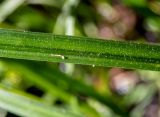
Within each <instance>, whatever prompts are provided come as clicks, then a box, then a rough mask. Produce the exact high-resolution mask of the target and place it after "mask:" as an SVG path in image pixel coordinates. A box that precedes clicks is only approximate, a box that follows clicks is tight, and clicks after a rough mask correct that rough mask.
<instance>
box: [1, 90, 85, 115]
mask: <svg viewBox="0 0 160 117" xmlns="http://www.w3.org/2000/svg"><path fill="white" fill-rule="evenodd" d="M27 95H28V94H27ZM27 95H25V96H23V95H22V94H19V93H17V92H14V91H11V90H6V89H4V88H2V87H1V88H0V107H1V108H3V109H5V110H8V111H10V112H12V113H15V114H18V115H21V116H26V117H30V116H32V117H82V116H80V115H76V114H72V113H71V112H67V111H66V110H61V109H57V108H53V107H50V106H46V105H45V104H43V103H42V102H40V101H38V100H35V99H32V98H31V97H27Z"/></svg>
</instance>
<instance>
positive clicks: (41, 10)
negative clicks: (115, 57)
mask: <svg viewBox="0 0 160 117" xmlns="http://www.w3.org/2000/svg"><path fill="white" fill-rule="evenodd" d="M0 28H9V29H17V30H24V31H33V32H50V33H53V34H59V35H75V36H88V37H98V38H102V39H119V40H124V41H138V42H147V43H159V41H160V1H159V0H1V1H0ZM62 46H65V45H62ZM135 49H136V48H135ZM159 76H160V72H154V71H145V70H129V69H120V68H104V67H97V66H94V65H93V66H84V65H74V64H70V63H67V64H64V63H50V62H34V61H25V60H13V59H4V58H1V59H0V117H17V116H18V117H19V116H28V117H37V116H42V117H44V116H46V117H52V116H55V117H64V116H68V117H70V116H71V117H72V116H73V117H159V116H160V114H159V113H160V111H159V110H160V105H159V88H160V79H159ZM23 102H24V103H23Z"/></svg>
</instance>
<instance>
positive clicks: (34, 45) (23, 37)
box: [0, 29, 160, 70]
mask: <svg viewBox="0 0 160 117" xmlns="http://www.w3.org/2000/svg"><path fill="white" fill-rule="evenodd" d="M159 52H160V45H156V44H142V43H131V42H121V41H111V40H110V41H109V40H108V41H105V40H98V39H93V38H87V37H73V36H60V35H52V34H45V33H34V32H19V31H14V30H4V29H0V57H8V58H17V59H29V60H38V61H52V62H70V63H76V64H86V65H97V66H105V67H122V68H134V69H148V70H160V53H159Z"/></svg>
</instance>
